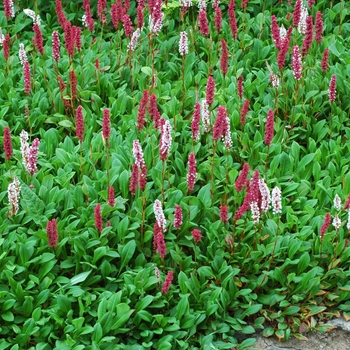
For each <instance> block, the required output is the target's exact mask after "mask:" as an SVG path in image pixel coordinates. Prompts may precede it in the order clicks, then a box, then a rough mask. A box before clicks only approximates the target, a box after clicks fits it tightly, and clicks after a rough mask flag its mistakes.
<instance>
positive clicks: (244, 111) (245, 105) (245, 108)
mask: <svg viewBox="0 0 350 350" xmlns="http://www.w3.org/2000/svg"><path fill="white" fill-rule="evenodd" d="M249 105H250V101H249V100H245V101H244V103H243V107H242V109H241V117H240V122H241V124H242V126H244V125H245V122H246V117H247V114H248V112H249Z"/></svg>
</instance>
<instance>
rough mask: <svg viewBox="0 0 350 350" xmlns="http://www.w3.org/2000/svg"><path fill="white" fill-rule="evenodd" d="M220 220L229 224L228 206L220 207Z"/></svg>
mask: <svg viewBox="0 0 350 350" xmlns="http://www.w3.org/2000/svg"><path fill="white" fill-rule="evenodd" d="M220 220H221V221H222V222H224V223H226V222H228V207H227V205H221V206H220Z"/></svg>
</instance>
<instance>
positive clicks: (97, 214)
mask: <svg viewBox="0 0 350 350" xmlns="http://www.w3.org/2000/svg"><path fill="white" fill-rule="evenodd" d="M94 218H95V228H96V229H97V230H98V231H99V232H102V229H103V227H102V215H101V204H100V203H98V204H97V205H96V207H95V209H94Z"/></svg>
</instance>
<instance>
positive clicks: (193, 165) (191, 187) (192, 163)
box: [187, 152, 197, 191]
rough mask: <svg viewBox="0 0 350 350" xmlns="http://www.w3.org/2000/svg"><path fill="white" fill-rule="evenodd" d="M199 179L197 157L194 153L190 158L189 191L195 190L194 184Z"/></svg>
mask: <svg viewBox="0 0 350 350" xmlns="http://www.w3.org/2000/svg"><path fill="white" fill-rule="evenodd" d="M196 178H197V167H196V157H195V155H194V153H193V152H191V153H190V156H189V157H188V174H187V186H188V189H189V191H193V190H194V183H195V182H196Z"/></svg>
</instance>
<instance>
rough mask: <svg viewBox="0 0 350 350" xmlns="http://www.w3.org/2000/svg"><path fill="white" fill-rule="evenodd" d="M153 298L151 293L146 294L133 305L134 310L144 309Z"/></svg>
mask: <svg viewBox="0 0 350 350" xmlns="http://www.w3.org/2000/svg"><path fill="white" fill-rule="evenodd" d="M153 299H154V296H153V295H146V296H145V297H143V298H142V299H141V300H140V301H138V302H137V304H136V305H135V311H136V312H138V311H140V310H143V309H145V308H146V307H147V306H148V305H150V304H151V303H152V301H153Z"/></svg>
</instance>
